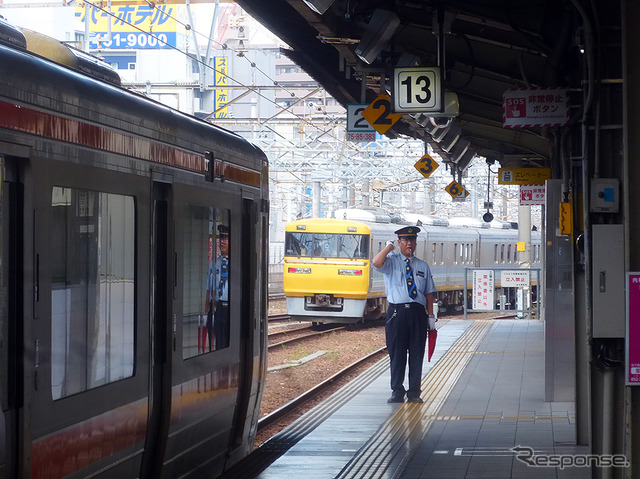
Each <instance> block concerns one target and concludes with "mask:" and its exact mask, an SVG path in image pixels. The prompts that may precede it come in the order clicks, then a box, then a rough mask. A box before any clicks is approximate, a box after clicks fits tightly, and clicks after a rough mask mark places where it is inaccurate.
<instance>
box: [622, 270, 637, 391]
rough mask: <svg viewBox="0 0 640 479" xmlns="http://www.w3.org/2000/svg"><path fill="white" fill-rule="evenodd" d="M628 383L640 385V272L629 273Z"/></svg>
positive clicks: (629, 384)
mask: <svg viewBox="0 0 640 479" xmlns="http://www.w3.org/2000/svg"><path fill="white" fill-rule="evenodd" d="M626 286H627V287H626V290H627V334H626V338H625V339H626V350H627V354H626V355H625V357H626V362H627V364H626V365H625V367H626V376H627V378H626V379H627V385H628V386H631V385H634V386H637V385H640V272H629V273H627V285H626Z"/></svg>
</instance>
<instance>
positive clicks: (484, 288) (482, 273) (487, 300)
mask: <svg viewBox="0 0 640 479" xmlns="http://www.w3.org/2000/svg"><path fill="white" fill-rule="evenodd" d="M494 282H495V277H494V272H493V270H491V269H474V270H473V309H474V310H478V311H493V290H494Z"/></svg>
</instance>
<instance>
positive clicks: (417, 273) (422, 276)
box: [416, 271, 424, 278]
mask: <svg viewBox="0 0 640 479" xmlns="http://www.w3.org/2000/svg"><path fill="white" fill-rule="evenodd" d="M416 275H418V276H420V277H421V278H424V271H416Z"/></svg>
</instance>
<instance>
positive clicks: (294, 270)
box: [288, 268, 311, 274]
mask: <svg viewBox="0 0 640 479" xmlns="http://www.w3.org/2000/svg"><path fill="white" fill-rule="evenodd" d="M288 271H289V273H294V274H311V268H289V269H288Z"/></svg>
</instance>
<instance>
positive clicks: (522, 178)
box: [498, 168, 551, 185]
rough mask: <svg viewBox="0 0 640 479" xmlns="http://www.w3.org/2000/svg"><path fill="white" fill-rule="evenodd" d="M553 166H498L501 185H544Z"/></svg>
mask: <svg viewBox="0 0 640 479" xmlns="http://www.w3.org/2000/svg"><path fill="white" fill-rule="evenodd" d="M550 178H551V168H498V184H500V185H544V182H545V181H546V180H548V179H550Z"/></svg>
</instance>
